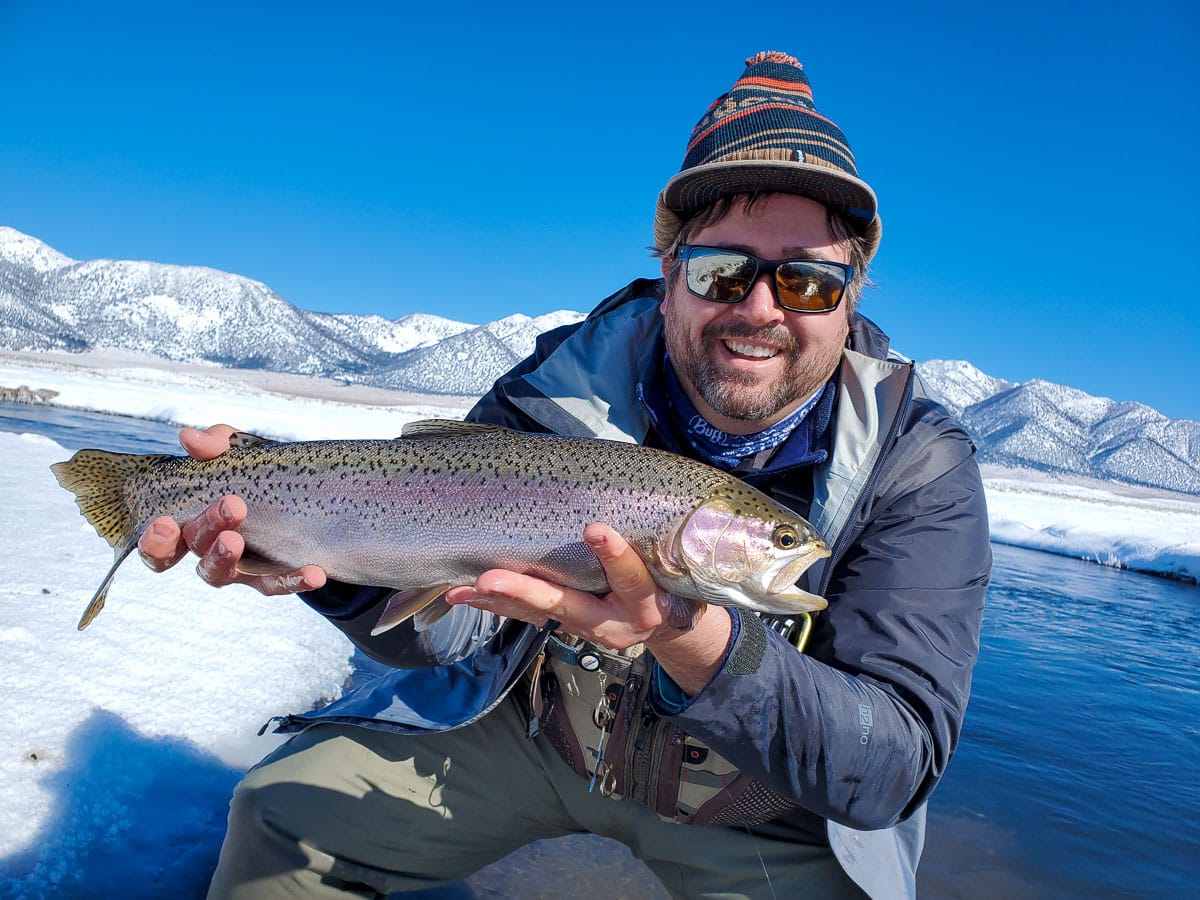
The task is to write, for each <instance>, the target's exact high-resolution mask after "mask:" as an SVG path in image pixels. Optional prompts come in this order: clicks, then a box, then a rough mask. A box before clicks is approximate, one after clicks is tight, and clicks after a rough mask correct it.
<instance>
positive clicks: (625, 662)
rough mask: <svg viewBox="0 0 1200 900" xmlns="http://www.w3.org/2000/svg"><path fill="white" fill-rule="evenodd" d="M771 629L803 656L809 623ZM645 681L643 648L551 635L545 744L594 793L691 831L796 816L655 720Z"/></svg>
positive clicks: (543, 699) (543, 688) (541, 706)
mask: <svg viewBox="0 0 1200 900" xmlns="http://www.w3.org/2000/svg"><path fill="white" fill-rule="evenodd" d="M766 622H767V624H768V625H769V626H770V627H771V628H773V629H774V630H777V631H779V632H780V633H783V634H785V635H786V636H787V637H788V638H789V639H790V640H792V642H793V643H796V644H797V645H798V649H801V650H802V649H803V641H806V640H807V637H808V632H809V630H810V629H811V626H812V620H811V617H809V616H808V615H807V614H806V615H805V616H804V617H802V618H801V619H800V620H797V621H793V620H791V619H788V620H783V621H778V622H776V621H772V620H769V619H768V620H766ZM648 672H649V657H648V656H647V655H646V654H645V653H644V652H643V648H642V646H641V645H637V646H635V647H631V648H629V649H628V650H625V651H621V652H619V653H618V652H615V651H610V650H606V649H603V648H598V647H592V646H591V645H588V644H583V643H582V642H580V641H578V640H577V639H576V638H573V637H570V636H566V635H560V634H555V635H552V636H551V638H550V641H549V643H548V644H547V646H546V658H545V664H544V666H543V667H542V668H541V669H540V672H539V675H538V676H537V677H535V678H533V679H531V684H530V690H531V696H530V701H531V702H530V706H531V708H532V709H533V710H534V711H535V714H536V716H537V720H538V725H539V727H540V731H541V733H542V735H543V736H544V737H545V738H546V739H547V740H549V741H550V743H551V745H552V746H553V747H554V748H555V750H556V751H557V752H558V754H559V756H561V757H562V758H563V760H564V761H565V762H566V763H567V764H568V765H569V766H571V768H572V769H573V770H574V771H575V772H576V774H578V775H579V776H580V777H581V778H584V779H586V780H587V781H588V783H589V785H590V789H591V790H597V791H600V792H601V793H602V794H603V795H604V796H606V797H611V798H612V799H614V800H623V799H629V800H634V801H636V802H639V803H642V804H644V805H645V806H647V807H649V808H650V809H651V810H652V811H653V812H654V813H655V814H656V815H658V817H659V818H660V819H662V820H664V821H667V822H679V823H686V824H692V825H757V824H760V823H762V822H767V821H770V820H771V819H775V818H778V817H779V816H781V815H784V814H785V813H788V812H790V811H791V810H794V809H795V808H796V804H795V803H793V802H792V801H791V800H788V799H787V798H786V797H784V796H782V795H780V794H778V793H776V792H775V791H773V790H771V789H770V788H768V787H767V786H766V785H764V784H762V783H761V782H759V781H757V780H756V779H754V778H752V777H750V776H749V775H747V774H745V773H744V772H742V771H740V770H739V769H738V768H737V767H736V766H735V765H733V763H731V762H729V760H727V759H725V758H724V757H723V756H721V755H720V754H718V753H717V752H716V751H715V750H713V749H712V748H711V747H708V746H706V745H705V744H704V742H703V741H700V740H699V739H697V738H695V737H693V736H691V735H689V734H687V733H686V732H684V731H683V730H682V729H680V728H679V727H678V726H676V725H675V724H674V723H673V722H672V721H671V720H670V719H666V718H663V717H661V716H659V715H658V714H657V713H656V712H655V711H654V709H653V707H652V706H651V704H650V701H649V692H650V685H649V682H648V677H647V675H648Z"/></svg>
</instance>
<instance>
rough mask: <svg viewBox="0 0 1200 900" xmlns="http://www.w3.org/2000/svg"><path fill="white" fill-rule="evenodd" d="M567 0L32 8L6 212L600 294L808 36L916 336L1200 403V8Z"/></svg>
mask: <svg viewBox="0 0 1200 900" xmlns="http://www.w3.org/2000/svg"><path fill="white" fill-rule="evenodd" d="M568 6H574V5H573V4H571V5H568V4H562V3H553V4H551V3H545V4H516V3H513V4H492V3H477V4H474V3H470V2H459V3H453V4H450V3H442V4H430V3H422V4H410V3H402V2H394V3H382V2H376V3H354V2H347V3H343V4H331V3H307V2H289V3H283V2H275V3H252V2H249V3H248V2H240V3H230V2H225V0H213V2H208V3H205V4H188V5H186V7H185V5H184V4H172V3H162V2H161V0H159V2H153V3H148V2H115V3H114V2H107V3H100V2H77V3H71V2H60V3H44V2H37V0H0V46H2V47H3V48H4V49H3V52H2V53H0V81H2V83H3V85H4V87H3V89H2V90H0V129H2V131H0V135H2V139H0V224H5V225H10V226H12V227H14V228H16V229H18V230H20V231H24V232H26V233H29V234H32V235H34V236H35V237H38V238H40V239H41V240H44V241H45V242H47V243H48V244H50V245H51V246H53V247H55V248H56V249H58V250H59V251H61V252H63V253H66V254H67V255H69V256H72V257H75V258H77V259H89V258H96V257H107V258H121V259H150V260H155V261H159V262H168V263H181V264H196V265H206V266H211V267H213V268H217V269H222V270H225V271H229V272H236V273H238V274H242V275H247V276H250V277H253V278H256V279H259V280H261V281H263V282H265V283H266V284H268V285H269V286H270V287H271V288H273V289H274V290H275V291H277V292H278V293H279V294H281V295H282V296H283V297H285V298H287V299H288V300H290V301H291V302H293V303H295V304H297V305H299V306H302V307H306V308H309V309H314V310H320V311H329V312H334V311H337V312H342V311H344V312H355V313H379V314H381V315H385V316H388V317H392V318H394V317H397V316H400V315H403V314H405V313H409V312H429V313H436V314H439V315H443V316H447V317H449V318H453V319H459V320H462V321H468V322H485V321H489V320H491V319H495V318H499V317H501V316H504V315H508V314H510V313H515V312H524V313H528V314H530V315H537V314H540V313H544V312H549V311H552V310H555V309H574V310H579V311H586V310H587V309H590V308H591V306H592V305H594V303H595V302H596V301H598V300H600V299H601V298H602V297H604V296H606V295H607V294H608V293H611V292H612V291H613V290H616V289H617V288H619V287H620V286H622V285H623V284H624V283H625V282H627V281H628V280H630V279H631V278H634V277H637V276H642V275H653V274H655V272H656V268H657V267H656V263H655V261H654V260H652V259H651V258H650V256H649V255H648V253H647V252H646V249H645V248H646V246H647V245H648V244H649V243H650V230H651V220H652V214H653V208H654V198H655V196H656V195H657V193H658V191H659V190H660V189H661V187H662V185H663V184H664V183H665V182H666V180H667V179H668V178H669V177H670V176H671V175H672V174H673V173H674V172H675V171H676V170H677V168H678V166H679V162H680V160H681V159H682V156H683V148H684V145H685V143H686V140H687V136H688V133H689V132H690V130H691V128H692V125H693V124H694V123H695V121H696V120H697V119H698V118H699V116H700V115H701V113H702V112H703V111H704V109H705V108H706V107H707V105H708V104H709V103H710V102H711V101H712V100H713V99H715V98H716V96H717V95H718V94H720V93H722V92H724V91H725V90H726V89H727V88H728V87H729V86H730V85H731V84H732V83H733V81H734V80H735V79H736V78H737V76H738V75H739V74H740V73H741V70H742V67H743V60H744V59H745V57H747V56H750V55H751V54H753V53H755V52H757V51H759V50H764V49H774V50H784V51H787V52H789V53H792V54H793V55H795V56H797V57H799V58H800V59H801V60H802V61H803V62H804V64H805V67H806V69H807V71H808V74H809V78H810V80H811V81H812V85H813V90H814V94H815V98H816V102H817V105H818V108H819V109H820V110H821V111H822V113H824V114H825V115H827V116H829V117H830V118H832V119H833V120H834V121H836V122H837V123H838V124H839V125H840V126H841V127H842V129H843V130H844V131H845V132H846V133H847V135H848V137H849V139H850V142H851V145H852V146H853V148H854V151H855V154H856V156H857V158H858V163H859V169H860V171H861V172H862V174H863V176H864V177H865V178H866V180H867V181H869V182H870V183H871V184H872V186H873V187H874V188H875V190H876V192H877V193H878V194H879V197H880V209H881V213H882V216H883V222H884V239H883V245H882V248H881V250H880V254H879V256H878V257H877V260H876V265H875V266H874V268H873V272H872V274H873V278H874V280H875V282H876V284H877V285H878V287H877V289H875V290H873V291H871V292H870V293H869V294H868V295H867V298H866V299H865V300H864V303H863V306H862V309H863V311H864V312H865V313H866V314H867V315H869V316H871V317H872V318H874V319H875V320H876V321H877V322H879V323H880V324H881V325H883V326H884V328H885V329H886V330H887V331H888V332H889V333H890V334H891V335H892V338H893V342H894V344H895V346H896V347H897V348H898V349H900V350H901V351H902V352H904V353H907V354H908V355H910V356H912V357H914V358H916V359H920V360H924V359H932V358H956V359H967V360H970V361H971V362H972V363H974V364H975V365H977V366H978V367H979V368H981V369H983V370H984V371H985V372H987V373H989V374H991V375H995V376H997V377H1002V378H1008V379H1011V380H1014V381H1024V380H1028V379H1031V378H1043V379H1046V380H1049V381H1055V382H1059V383H1063V384H1070V385H1073V386H1075V387H1078V388H1081V389H1083V390H1085V391H1088V392H1089V393H1093V394H1098V395H1101V396H1106V397H1112V398H1114V399H1118V400H1137V401H1140V402H1143V403H1147V404H1149V405H1151V406H1154V407H1155V408H1157V409H1159V410H1160V411H1162V412H1164V413H1166V414H1167V415H1170V416H1172V417H1176V418H1190V419H1200V390H1197V387H1196V385H1197V383H1198V382H1200V362H1197V355H1198V348H1200V298H1198V296H1197V289H1196V286H1195V282H1194V280H1193V279H1192V278H1191V277H1189V276H1190V275H1191V271H1190V270H1191V268H1192V264H1193V263H1194V261H1195V260H1196V249H1195V248H1196V246H1197V238H1198V237H1200V228H1198V227H1197V224H1196V206H1197V201H1198V200H1200V189H1198V187H1200V175H1198V174H1197V163H1198V161H1200V137H1198V130H1200V116H1198V114H1197V107H1198V104H1197V99H1196V95H1197V89H1196V85H1198V84H1200V6H1198V5H1197V4H1196V3H1195V0H1143V2H1140V3H1138V4H1136V5H1131V4H1118V3H1110V2H1103V0H1102V2H1096V3H1066V2H1058V0H1043V2H1037V3H1034V2H1027V0H1013V2H1008V3H1004V4H990V5H988V6H987V7H984V6H983V5H978V8H976V7H977V5H976V4H965V3H949V2H947V3H937V4H933V3H921V2H913V3H895V2H891V3H884V2H878V3H876V2H871V0H864V2H859V3H855V4H847V5H843V4H822V5H817V4H813V5H811V6H810V5H808V4H796V3H794V2H789V3H773V2H761V3H758V4H753V5H749V6H746V5H739V4H730V3H727V2H726V3H711V2H707V0H693V2H687V3H658V4H652V3H644V2H643V3H624V2H615V3H606V4H603V5H598V6H597V7H596V8H594V9H593V8H590V7H586V6H585V7H581V8H580V9H570V8H568ZM414 260H416V261H418V265H417V266H415V267H413V269H412V271H408V272H406V271H405V270H406V269H407V268H409V267H410V266H411V264H412V262H413V261H414ZM1175 265H1182V266H1184V270H1183V274H1182V275H1180V274H1179V272H1177V271H1176V270H1175V269H1174V268H1173V266H1175ZM1139 273H1140V274H1139ZM1151 276H1153V277H1151Z"/></svg>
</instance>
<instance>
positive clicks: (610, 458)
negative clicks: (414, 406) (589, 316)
mask: <svg viewBox="0 0 1200 900" xmlns="http://www.w3.org/2000/svg"><path fill="white" fill-rule="evenodd" d="M243 437H247V436H243ZM231 444H232V446H231V449H230V450H229V451H228V452H226V453H223V454H221V455H220V456H219V457H217V458H216V459H211V460H196V459H192V458H190V457H186V456H169V455H154V454H126V453H110V452H107V451H104V450H80V451H79V452H78V453H76V454H75V455H74V456H73V457H71V459H69V460H68V461H66V462H60V463H55V464H54V465H53V466H51V468H52V469H53V471H54V474H55V476H56V477H57V478H58V481H59V483H60V484H61V485H62V486H63V487H64V488H66V489H67V490H69V491H71V492H72V493H74V494H75V500H76V503H77V504H78V505H79V509H80V511H81V512H82V514H83V515H84V516H85V517H86V518H87V520H88V521H89V522H90V523H91V524H92V526H93V527H94V528H95V529H96V531H97V532H98V533H99V534H100V536H101V537H103V538H104V539H105V540H106V541H108V543H109V544H111V545H112V546H113V547H114V548H115V549H116V560H115V561H114V563H113V565H112V568H111V569H110V570H109V572H108V574H107V575H106V576H105V578H104V581H103V583H102V584H101V585H100V588H99V589H98V590H97V591H96V594H95V596H94V597H93V598H92V601H91V603H89V605H88V608H87V610H86V611H85V612H84V614H83V618H82V619H81V620H80V622H79V628H80V629H83V628H85V627H86V626H87V625H88V623H90V622H91V621H92V619H94V618H95V617H96V615H97V614H98V613H99V612H100V609H101V608H102V607H103V605H104V600H105V597H106V595H107V592H108V587H109V585H110V583H111V582H112V579H113V576H114V575H115V574H116V571H117V569H118V568H119V567H120V565H121V563H122V562H123V561H124V560H125V559H126V557H128V555H129V554H130V553H131V552H132V551H133V549H134V548H135V547H136V546H137V541H138V539H139V538H140V537H141V535H142V532H143V531H144V530H145V529H146V527H147V526H148V525H149V523H150V521H151V520H152V519H154V518H156V517H157V516H160V515H169V516H171V517H172V518H174V519H175V520H176V521H177V522H180V523H181V524H182V523H183V522H184V521H186V520H188V519H190V518H192V517H193V516H195V515H197V514H199V513H200V512H201V511H202V510H203V509H204V508H205V507H207V506H208V505H209V504H210V503H212V502H213V501H214V500H216V499H217V498H219V497H221V496H223V495H225V494H237V495H238V496H240V497H242V499H244V500H245V501H246V506H247V508H248V510H249V514H248V515H247V517H246V521H245V523H244V524H243V525H242V527H241V529H240V531H241V534H242V535H243V536H244V537H245V540H246V553H245V555H244V557H243V559H242V562H241V564H240V565H239V569H240V570H241V571H243V572H246V573H249V574H263V573H268V572H285V571H292V570H294V569H297V568H299V567H300V566H302V565H305V564H315V565H318V566H320V567H321V568H322V569H324V570H325V571H326V572H327V573H328V574H329V576H330V577H331V578H335V579H337V580H338V581H343V582H348V583H351V584H365V585H377V586H380V587H388V588H392V589H393V590H394V591H395V592H396V594H395V595H394V596H393V598H392V599H391V601H390V602H389V603H388V604H387V608H386V610H385V612H384V613H383V615H382V617H381V619H380V622H379V624H378V625H377V626H376V628H375V633H379V632H381V631H385V630H387V629H388V628H391V627H394V626H395V625H397V624H399V623H400V622H401V621H404V620H405V619H407V618H409V617H412V616H414V615H417V614H420V616H421V617H420V618H418V624H421V623H422V622H423V623H424V624H425V625H427V624H429V623H431V622H432V621H436V618H437V617H438V615H439V614H441V613H444V612H445V609H446V608H447V606H446V604H445V603H444V602H441V603H440V604H438V603H435V601H438V600H439V599H440V598H441V595H442V594H443V593H445V591H446V590H448V589H449V588H451V587H454V586H456V585H462V584H470V583H473V582H474V580H475V578H476V577H477V576H479V575H480V574H482V573H483V572H485V571H487V570H488V569H492V568H504V569H512V570H515V571H518V572H524V573H526V574H530V575H535V576H538V577H540V578H545V579H547V580H550V581H553V582H555V583H558V584H562V585H565V586H567V587H572V588H577V589H580V590H584V591H591V592H593V593H597V594H601V593H606V592H607V591H608V584H607V582H606V581H605V576H604V570H603V569H602V568H601V566H600V564H599V561H598V560H597V559H596V556H595V554H593V553H592V551H591V550H590V549H589V548H588V546H587V544H585V543H584V542H583V539H582V532H583V527H584V525H586V524H587V523H589V522H606V523H607V524H609V525H611V526H612V527H613V528H614V529H615V530H616V531H617V532H618V533H620V534H621V535H622V536H623V537H624V538H625V539H626V540H627V541H628V542H629V543H630V545H631V546H632V547H633V548H634V550H635V551H636V552H637V554H638V556H640V557H641V559H642V560H643V562H645V564H646V567H647V568H648V569H649V570H650V573H651V575H652V576H653V578H654V581H655V582H656V583H657V584H658V585H659V587H661V588H662V589H663V590H664V591H667V592H670V593H671V594H672V595H674V597H675V598H678V601H677V604H678V605H677V608H676V609H675V610H673V611H672V615H673V618H674V619H676V620H682V621H691V617H692V616H693V615H694V614H695V613H696V612H698V611H699V609H700V608H701V607H702V604H704V603H714V604H717V605H720V606H740V607H744V608H746V609H750V610H755V611H758V612H764V613H776V614H790V615H796V614H799V613H802V612H808V611H813V610H818V609H824V607H825V605H826V604H825V600H823V599H822V598H821V597H818V596H816V595H814V594H810V593H807V592H805V591H803V590H800V589H799V588H798V587H796V580H797V579H798V578H799V577H800V575H801V574H802V573H803V572H804V570H805V569H807V568H808V567H809V566H810V565H811V564H812V563H813V562H815V561H816V560H818V559H820V558H822V557H825V556H828V555H829V550H828V548H827V547H826V546H825V543H824V541H822V540H821V538H820V537H819V536H818V535H817V534H816V532H815V531H814V530H813V527H812V526H811V525H810V524H809V523H808V522H806V521H805V520H804V519H803V518H801V517H800V516H798V515H795V514H794V513H792V512H789V511H788V510H787V509H785V508H784V507H782V506H780V505H779V504H778V503H776V502H775V501H773V500H772V499H770V498H769V497H767V496H766V495H765V494H762V493H760V492H759V491H757V490H755V489H754V488H752V487H750V486H748V485H746V484H745V483H743V482H742V481H740V480H738V479H737V478H735V477H733V476H731V475H728V474H726V473H724V472H721V471H720V470H718V469H715V468H712V467H710V466H708V465H705V464H704V463H700V462H696V461H694V460H690V459H687V458H686V457H683V456H678V455H676V454H673V453H668V452H666V451H663V450H655V449H652V448H648V447H642V446H639V445H637V444H627V443H620V442H614V441H604V440H585V439H580V438H564V437H557V436H552V435H539V434H524V433H521V432H516V431H512V430H510V429H507V428H501V427H499V426H495V425H478V424H470V423H466V422H456V421H441V420H429V421H424V422H413V423H411V424H409V425H408V426H406V427H405V429H404V433H403V437H402V438H400V439H398V440H338V441H312V442H299V443H272V442H267V441H264V440H262V439H252V440H244V441H242V442H241V443H240V444H239V443H238V442H237V441H235V440H231Z"/></svg>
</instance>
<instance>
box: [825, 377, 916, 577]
mask: <svg viewBox="0 0 1200 900" xmlns="http://www.w3.org/2000/svg"><path fill="white" fill-rule="evenodd" d="M913 371H914V369H913V367H912V365H911V364H910V365H909V367H908V375H907V377H906V379H905V382H904V399H903V400H902V401H901V402H900V406H899V408H898V409H897V410H896V415H895V416H893V417H892V424H891V425H889V426H888V431H887V436H886V437H885V438H884V439H883V440H882V441H880V442H879V455H878V456H877V457H876V458H875V465H874V467H873V468H872V469H871V474H870V475H869V476H867V480H866V483H865V484H863V486H862V489H861V490H860V491H859V492H858V496H857V497H855V498H854V508H853V509H852V510H851V511H850V516H849V517H848V518H847V519H846V527H845V528H843V529H842V531H841V533H840V534H839V535H838V536H837V539H836V540H835V541H834V542H833V546H832V547H831V548H830V552H829V560H828V561H827V563H826V565H825V568H824V570H823V571H822V573H821V583H820V584H819V585H817V590H816V593H818V594H821V595H822V596H824V594H825V592H826V591H827V590H828V589H829V582H830V581H831V580H833V570H834V568H835V567H836V565H837V563H838V561H839V560H840V559H841V558H842V555H843V554H844V553H845V552H846V548H847V547H848V546H849V545H850V542H851V541H852V540H853V539H854V538H855V537H857V536H858V534H859V532H860V531H861V530H862V528H861V526H860V525H858V524H857V520H858V514H859V512H860V511H861V510H862V508H863V505H864V504H865V503H866V502H867V498H868V497H871V496H873V495H874V493H875V485H876V484H877V483H878V482H879V475H880V470H881V469H882V468H883V461H884V460H885V459H886V457H887V453H886V451H887V449H888V448H889V447H891V446H892V444H894V443H895V442H896V434H897V433H898V432H899V431H900V424H901V423H902V422H903V421H904V420H905V418H907V416H908V408H909V407H910V406H911V405H912V398H913Z"/></svg>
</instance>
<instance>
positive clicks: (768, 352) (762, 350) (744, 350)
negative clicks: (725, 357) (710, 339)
mask: <svg viewBox="0 0 1200 900" xmlns="http://www.w3.org/2000/svg"><path fill="white" fill-rule="evenodd" d="M721 343H722V344H724V345H725V349H726V350H728V351H729V352H730V353H735V354H737V355H738V356H748V357H750V358H751V359H770V358H771V357H773V356H777V355H779V349H778V348H777V347H760V346H758V345H757V344H743V343H742V342H741V341H734V340H729V339H728V338H726V339H724V340H722V341H721Z"/></svg>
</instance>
